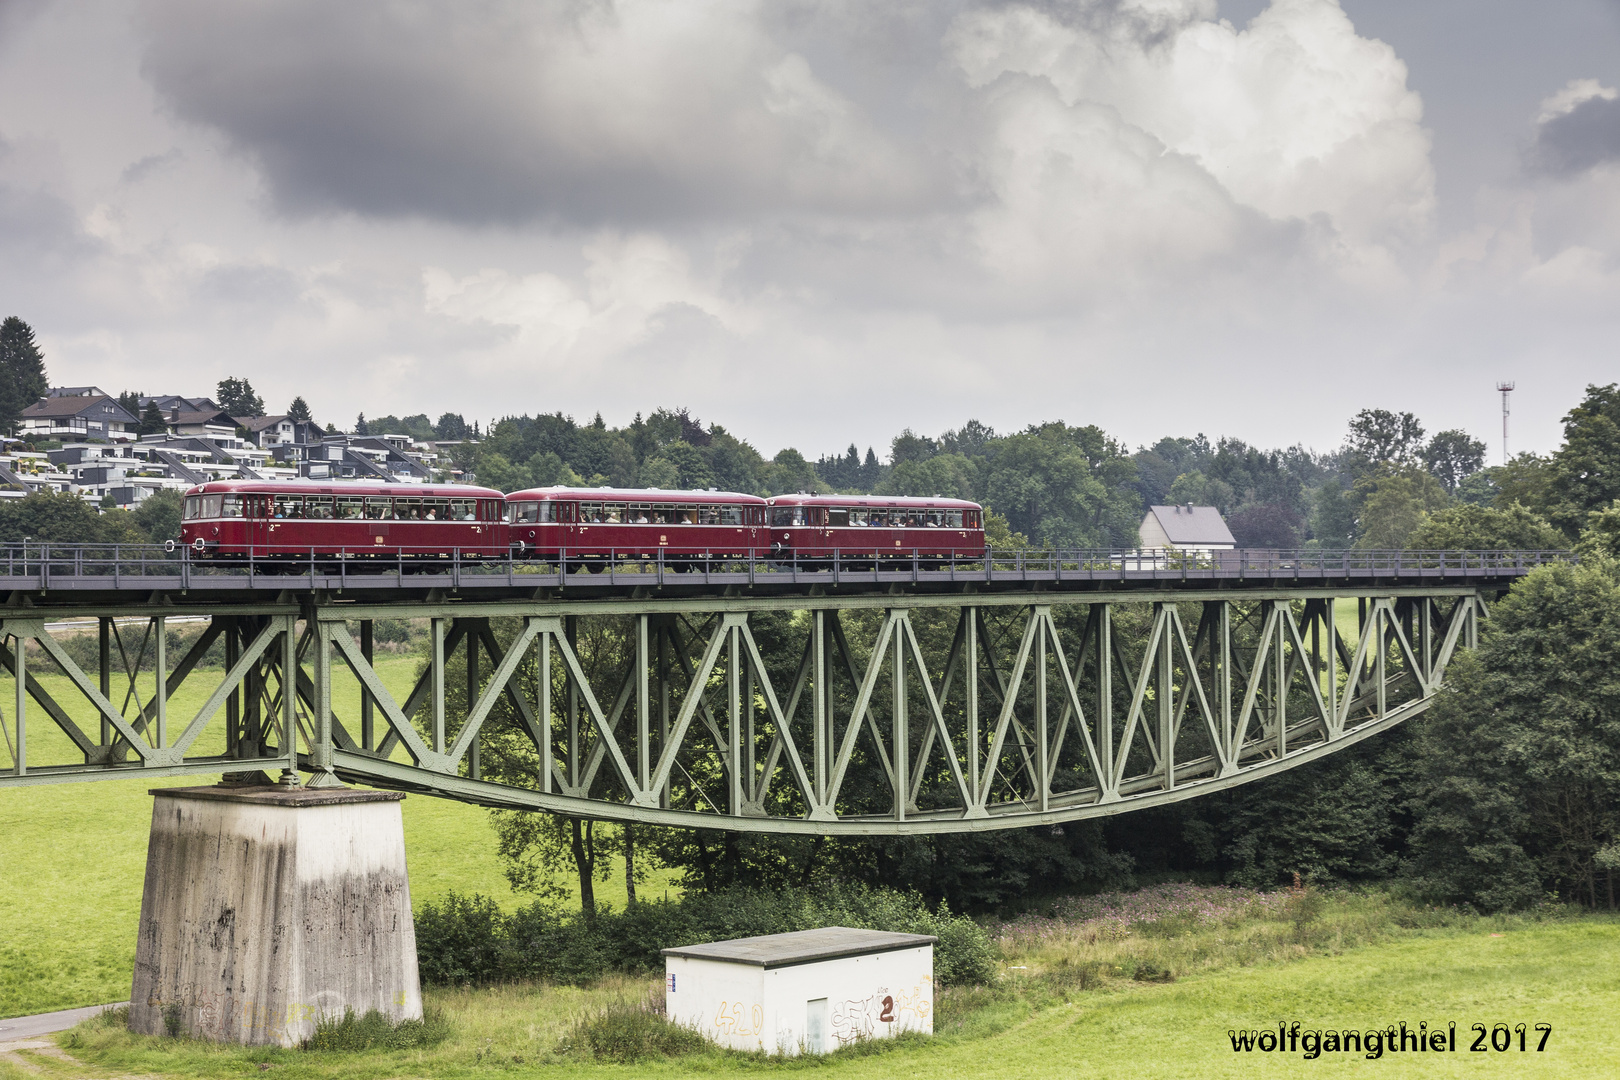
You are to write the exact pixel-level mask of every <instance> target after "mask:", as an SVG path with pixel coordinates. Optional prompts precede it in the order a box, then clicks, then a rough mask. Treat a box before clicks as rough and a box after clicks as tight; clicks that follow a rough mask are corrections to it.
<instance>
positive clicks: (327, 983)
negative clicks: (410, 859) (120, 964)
mask: <svg viewBox="0 0 1620 1080" xmlns="http://www.w3.org/2000/svg"><path fill="white" fill-rule="evenodd" d="M152 795H153V796H154V797H155V798H154V801H153V804H152V833H151V841H150V844H149V846H148V848H147V855H146V885H145V888H144V889H143V891H142V894H141V921H140V937H139V940H138V943H137V945H136V951H135V979H134V984H133V988H132V990H131V993H130V1007H129V1026H130V1028H131V1030H133V1031H136V1032H138V1033H141V1034H147V1035H163V1034H183V1035H190V1036H194V1037H197V1038H204V1039H213V1040H216V1041H219V1042H235V1043H244V1044H257V1045H264V1044H269V1045H280V1046H287V1047H292V1046H297V1045H298V1044H299V1043H301V1042H303V1041H304V1040H305V1039H308V1038H309V1037H310V1036H311V1035H313V1034H314V1032H315V1024H316V1021H317V1020H319V1019H320V1018H322V1017H334V1018H341V1017H342V1016H343V1013H344V1010H345V1009H353V1010H354V1011H355V1013H356V1015H364V1014H365V1013H366V1012H368V1011H369V1010H372V1009H376V1010H377V1011H379V1012H381V1013H382V1014H383V1015H385V1016H388V1017H390V1018H391V1019H393V1020H396V1021H398V1020H404V1019H408V1018H416V1017H420V1016H421V1015H422V992H421V985H420V982H419V979H418V974H417V966H416V929H415V925H414V924H413V922H412V920H411V894H410V884H409V880H408V878H407V876H406V871H405V832H404V823H403V819H402V817H401V814H400V801H401V800H402V799H404V796H403V795H401V794H398V793H396V792H387V791H355V790H350V789H333V788H322V789H309V788H289V787H277V786H255V787H189V788H160V789H156V790H154V791H152Z"/></svg>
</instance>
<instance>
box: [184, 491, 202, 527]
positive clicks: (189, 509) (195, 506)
mask: <svg viewBox="0 0 1620 1080" xmlns="http://www.w3.org/2000/svg"><path fill="white" fill-rule="evenodd" d="M200 516H202V499H201V498H200V497H199V496H196V495H188V496H187V497H186V512H185V518H186V520H187V521H190V520H191V519H192V518H195V517H200Z"/></svg>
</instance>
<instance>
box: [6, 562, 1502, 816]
mask: <svg viewBox="0 0 1620 1080" xmlns="http://www.w3.org/2000/svg"><path fill="white" fill-rule="evenodd" d="M1350 604H1354V605H1355V616H1354V618H1353V619H1348V617H1347V615H1346V614H1345V613H1346V612H1347V610H1348V605H1350ZM1484 611H1485V607H1484V604H1483V602H1482V600H1481V597H1480V595H1479V593H1478V591H1477V590H1476V589H1475V588H1474V587H1472V586H1438V585H1437V586H1432V587H1425V586H1416V587H1403V588H1397V589H1390V588H1385V589H1382V590H1376V589H1374V590H1368V591H1362V592H1359V593H1351V594H1348V595H1347V594H1345V593H1343V592H1339V593H1337V594H1335V593H1334V592H1332V591H1329V590H1324V589H1293V590H1277V589H1269V590H1263V591H1262V590H1245V591H1236V590H1215V589H1206V590H1170V591H1164V592H1156V593H1146V594H1144V593H1140V592H1128V593H1120V594H1105V593H1080V594H1073V593H1067V594H1058V593H1051V594H1042V593H1024V594H996V595H975V594H971V593H964V594H953V595H940V594H928V595H907V594H898V593H897V594H893V595H861V596H819V597H802V596H801V597H774V598H751V597H746V596H738V597H728V598H707V599H701V600H695V599H680V600H659V599H657V598H656V597H647V598H642V599H617V600H599V601H584V602H582V601H511V602H492V603H472V602H455V601H450V602H446V601H445V600H443V599H432V598H424V599H421V600H419V601H405V602H398V601H396V602H390V603H387V604H380V605H357V604H350V603H343V602H337V601H335V600H334V599H333V598H331V597H323V596H317V597H315V598H314V599H313V600H311V601H309V602H305V603H302V604H298V605H293V604H272V605H256V606H253V607H235V608H229V609H220V608H218V607H217V606H216V607H215V610H214V611H213V612H212V615H211V619H210V622H209V623H208V626H207V628H206V629H205V630H204V632H203V634H202V636H201V637H199V638H198V639H197V640H196V641H195V642H194V643H193V644H192V646H191V647H190V648H189V649H188V650H187V652H186V654H185V655H184V656H183V657H181V658H180V660H179V662H178V663H176V664H175V665H174V666H173V669H172V670H170V667H169V660H168V657H167V655H166V653H165V636H166V635H165V632H164V631H165V626H164V623H165V620H166V619H168V618H171V617H173V615H174V614H175V611H174V610H173V609H170V608H160V609H157V610H151V609H142V608H123V609H117V610H108V611H104V612H97V613H95V614H97V615H98V616H99V619H100V621H99V624H98V631H99V651H98V653H97V655H98V657H99V661H100V662H99V670H98V671H97V672H95V673H94V675H93V676H92V675H91V674H87V673H86V672H85V671H83V670H82V669H81V668H80V666H79V665H78V664H77V663H75V661H74V659H73V657H72V656H71V655H69V651H68V650H67V649H64V647H63V645H62V643H61V642H60V641H58V640H57V639H56V637H55V636H54V635H53V634H52V633H51V632H50V631H49V630H48V629H47V627H46V624H45V621H44V619H43V618H42V617H41V616H40V615H39V614H37V613H34V612H30V611H28V610H27V609H22V610H20V611H16V612H15V613H13V612H11V611H7V612H6V613H5V614H4V616H3V618H0V635H4V636H5V638H6V642H5V645H6V647H5V649H4V650H3V655H0V669H3V670H0V679H4V678H7V677H9V678H11V679H12V682H13V684H14V690H15V695H14V698H13V708H12V710H11V711H12V716H11V718H10V719H11V721H12V723H11V724H10V725H5V724H4V723H0V727H9V729H10V730H9V732H8V735H11V736H13V737H8V738H7V740H6V749H7V750H8V751H9V752H10V754H11V759H12V765H11V768H10V769H9V770H7V771H5V772H4V773H0V787H5V786H12V785H17V784H29V783H46V782H64V781H78V780H91V779H102V778H110V777H118V776H124V777H127V776H130V775H132V774H138V775H141V776H147V777H157V776H167V775H176V774H183V773H209V772H216V773H225V774H227V776H228V778H235V779H237V780H239V781H243V782H246V781H250V780H253V779H257V778H259V774H260V772H261V771H263V772H269V773H280V774H281V775H282V776H283V777H284V778H287V779H295V778H296V777H297V776H298V773H299V771H302V772H305V773H309V774H311V775H310V777H309V779H308V781H307V782H308V783H310V784H311V785H316V786H321V785H337V784H342V783H364V784H370V785H374V786H380V787H389V788H398V789H404V790H408V791H413V792H420V793H423V794H429V795H434V796H440V797H445V798H452V799H458V800H462V801H466V802H472V803H477V804H481V805H485V806H491V807H503V808H511V809H530V810H544V811H549V812H554V813H560V814H567V815H571V816H577V817H587V818H594V819H598V820H608V821H621V822H641V823H648V824H659V825H672V826H680V827H699V828H719V829H728V830H735V831H744V832H797V833H835V834H899V833H922V832H960V831H970V830H983V829H998V828H1011V827H1018V826H1024V825H1033V824H1043V823H1058V822H1063V821H1072V820H1077V819H1081V818H1089V817H1097V816H1103V815H1111V814H1117V813H1121V812H1124V811H1127V810H1130V809H1135V808H1138V807H1145V806H1153V805H1163V804H1165V803H1169V802H1173V801H1177V800H1180V799H1185V798H1192V797H1196V796H1198V795H1202V794H1205V793H1208V792H1212V791H1216V790H1220V789H1223V788H1227V787H1231V786H1233V785H1236V784H1240V783H1245V782H1248V781H1250V780H1253V779H1257V778H1260V777H1263V776H1267V775H1270V774H1273V773H1276V772H1279V771H1281V770H1284V769H1288V768H1292V767H1294V766H1296V765H1299V764H1303V763H1305V762H1307V761H1312V760H1315V759H1317V758H1319V757H1322V756H1324V755H1326V754H1329V753H1332V752H1334V751H1336V750H1338V749H1340V748H1342V747H1345V746H1348V745H1350V744H1352V743H1354V742H1357V741H1359V740H1361V739H1364V738H1367V737H1369V736H1371V735H1374V734H1376V733H1378V732H1380V731H1384V730H1387V729H1388V728H1390V727H1392V726H1393V725H1395V724H1398V723H1400V722H1401V721H1403V720H1405V719H1408V718H1410V717H1411V716H1414V715H1416V714H1418V713H1420V712H1422V711H1423V710H1424V709H1425V708H1427V706H1428V704H1429V703H1430V702H1431V701H1432V699H1433V696H1434V694H1435V692H1436V691H1437V690H1438V689H1439V687H1440V685H1441V681H1442V679H1443V677H1444V673H1445V670H1446V667H1447V665H1448V664H1449V662H1450V660H1451V658H1452V657H1453V656H1454V655H1455V652H1456V650H1457V649H1458V648H1460V647H1466V646H1472V645H1473V644H1474V643H1475V641H1476V639H1477V633H1478V625H1479V622H1478V621H1479V618H1480V617H1481V616H1482V615H1483V614H1484ZM87 614H88V613H87ZM118 616H122V617H123V618H124V619H126V620H127V619H130V618H135V619H139V620H143V622H139V623H137V624H135V625H136V626H139V627H141V628H142V641H141V645H140V649H139V653H140V655H149V654H150V651H155V653H156V656H155V659H156V672H153V673H145V674H143V673H142V672H141V671H140V667H141V659H140V656H139V655H138V656H137V658H136V659H135V660H134V661H133V662H132V661H131V660H130V658H129V650H128V648H127V646H126V644H125V640H124V639H125V637H126V636H128V635H126V633H125V631H130V632H131V633H132V632H133V630H134V628H135V627H133V626H131V625H130V624H129V623H127V622H122V621H118V620H117V618H116V617H118ZM400 617H421V618H426V619H427V620H429V643H430V647H429V649H428V653H429V655H428V656H427V657H426V658H425V660H424V661H423V662H422V663H421V664H420V665H419V666H420V669H421V670H420V671H419V672H418V674H417V678H416V681H415V684H414V686H413V688H412V689H411V691H410V693H408V694H406V695H404V696H403V697H396V696H395V695H394V694H393V693H392V692H391V691H390V689H389V688H388V687H387V686H386V685H385V684H384V680H383V679H382V677H381V676H380V675H379V674H378V671H377V669H376V666H375V663H374V649H373V634H372V631H373V627H374V625H375V620H378V619H394V618H400ZM1341 619H1344V620H1345V621H1348V622H1349V623H1350V624H1351V631H1352V632H1351V633H1350V635H1349V637H1348V640H1346V638H1345V637H1344V636H1343V635H1341V632H1340V623H1341ZM762 634H763V635H765V637H766V641H765V642H764V643H763V644H762V640H761V635H762ZM219 639H223V642H224V665H223V667H224V670H223V672H222V673H220V674H219V678H218V681H217V684H215V685H213V686H212V688H211V690H210V692H209V694H208V697H207V699H206V700H205V701H204V702H203V704H202V705H201V706H200V707H199V708H198V709H197V710H196V712H195V713H193V714H191V715H190V716H187V717H185V718H184V721H185V722H184V724H183V725H179V724H171V723H170V717H169V713H170V711H171V710H170V701H171V699H172V698H173V697H174V696H175V694H176V692H177V691H178V690H179V689H180V687H181V685H182V684H183V683H185V682H186V681H187V680H188V679H191V680H198V679H205V680H211V679H212V677H213V676H212V675H211V674H208V673H205V672H203V671H202V670H200V669H199V667H198V664H199V662H200V661H201V660H202V658H203V656H204V654H206V653H207V652H208V650H209V649H210V647H212V646H213V645H214V644H215V642H216V641H217V640H219ZM30 642H35V643H37V649H38V650H39V653H42V654H43V655H45V656H48V657H49V658H50V661H51V662H52V664H53V665H54V666H55V667H56V668H57V669H58V670H59V671H60V672H61V673H64V675H65V680H64V682H65V685H66V686H67V687H69V688H70V690H72V691H74V692H76V693H77V694H78V695H79V696H80V698H81V699H82V700H81V701H80V702H79V708H77V709H76V710H72V709H68V708H66V707H64V705H63V703H62V702H59V701H57V700H56V699H55V698H54V697H53V696H52V695H51V693H50V692H49V691H48V689H47V687H46V686H45V685H44V684H43V683H41V682H40V680H39V679H38V678H37V677H36V676H35V675H34V674H33V673H32V672H31V671H30V670H29V664H30V663H31V662H32V663H34V664H35V665H36V666H38V665H39V661H38V659H37V656H38V655H39V653H35V654H34V656H35V659H33V660H32V661H31V660H30V652H31V650H30V649H29V648H28V647H27V646H28V643H30ZM149 642H150V643H151V650H149V648H148V643H149ZM79 651H80V652H81V654H82V653H83V650H82V649H81V650H79ZM115 667H116V668H117V670H116V671H115V670H114V669H115ZM19 671H20V672H22V675H23V678H22V680H21V681H20V682H19V681H18V680H17V678H16V673H17V672H19ZM159 673H161V676H162V677H161V678H160V677H159ZM288 673H290V677H289V675H288ZM542 673H544V674H542ZM115 675H116V679H115ZM345 680H347V682H348V686H347V692H346V693H338V692H337V691H336V690H335V688H338V687H340V685H341V684H342V683H344V681H345ZM115 681H117V682H120V683H127V684H128V685H127V688H126V689H124V691H123V701H122V704H117V703H115V701H114V697H115V695H114V694H113V692H112V686H113V683H114V682H115ZM62 684H63V683H58V685H59V686H60V685H62ZM147 684H149V685H147ZM143 685H144V686H145V688H146V690H147V691H148V692H145V693H143V690H142V688H143ZM338 697H343V698H344V699H345V700H346V701H352V699H355V698H358V701H359V705H358V707H357V708H351V709H349V711H347V712H345V711H344V709H343V708H341V707H340V706H339V705H338V704H337V698H338ZM30 702H32V703H33V705H34V707H35V708H34V710H33V711H34V712H35V713H36V714H37V713H43V714H44V716H43V718H42V719H43V720H44V721H46V722H48V723H50V724H52V725H54V726H55V727H56V728H57V729H58V730H59V731H60V732H61V733H62V734H64V735H66V737H67V739H68V740H70V742H71V744H72V747H73V752H74V754H75V755H76V756H77V757H79V758H81V759H82V760H75V761H70V762H66V763H53V764H46V765H36V766H31V765H30V762H29V755H28V751H27V730H28V724H29V721H30V716H29V712H30V709H29V703H30ZM86 708H88V710H89V712H90V713H91V714H92V715H93V716H94V717H95V718H96V722H95V723H83V722H81V721H80V720H76V719H75V718H74V715H73V714H74V712H75V711H76V712H77V713H78V714H79V715H80V716H81V717H82V715H83V714H84V712H85V710H86ZM340 713H344V715H340ZM36 722H38V721H37V720H36ZM205 732H208V733H210V738H209V739H204V738H202V736H203V735H204V733H205ZM289 733H290V737H289ZM205 743H206V746H205ZM204 749H206V750H207V751H208V752H206V753H205V752H203V750H204Z"/></svg>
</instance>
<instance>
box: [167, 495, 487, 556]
mask: <svg viewBox="0 0 1620 1080" xmlns="http://www.w3.org/2000/svg"><path fill="white" fill-rule="evenodd" d="M182 514H183V516H182V519H181V522H180V543H181V544H184V545H186V546H187V547H190V548H191V549H192V550H193V551H194V552H196V553H197V554H199V555H206V556H217V557H220V558H235V557H246V556H248V555H250V554H251V555H253V556H254V557H261V556H262V557H267V558H275V557H293V556H299V555H302V556H305V557H309V556H311V555H327V556H330V555H342V556H345V557H349V558H378V557H381V556H387V557H388V558H389V559H390V560H397V559H399V558H411V559H428V558H448V557H450V555H451V553H452V552H454V551H457V550H459V551H460V552H461V555H462V557H464V558H483V557H490V556H504V555H505V554H506V552H507V549H508V541H507V536H506V521H505V513H504V502H503V500H502V496H501V493H500V492H498V491H495V490H492V489H490V488H482V487H470V486H466V485H462V484H370V483H326V482H321V481H309V480H291V481H258V480H219V481H214V482H212V483H207V484H199V485H198V486H196V487H194V488H191V489H190V490H188V491H187V492H186V496H185V504H184V509H183V511H182Z"/></svg>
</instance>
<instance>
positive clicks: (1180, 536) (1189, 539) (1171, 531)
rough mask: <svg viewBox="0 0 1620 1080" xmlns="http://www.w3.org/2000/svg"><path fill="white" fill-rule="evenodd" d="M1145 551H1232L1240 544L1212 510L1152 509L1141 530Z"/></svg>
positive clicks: (1188, 507) (1188, 505) (1185, 505)
mask: <svg viewBox="0 0 1620 1080" xmlns="http://www.w3.org/2000/svg"><path fill="white" fill-rule="evenodd" d="M1138 531H1139V532H1140V533H1141V534H1142V547H1143V548H1144V549H1147V550H1155V551H1166V550H1168V551H1232V550H1234V549H1235V548H1236V547H1237V541H1236V540H1234V539H1233V538H1232V530H1231V529H1228V528H1227V527H1226V519H1225V518H1223V517H1221V512H1220V511H1219V510H1217V509H1215V508H1214V507H1213V506H1194V505H1193V504H1192V503H1181V504H1178V505H1176V506H1151V507H1149V508H1148V512H1147V514H1146V515H1145V516H1144V517H1143V518H1142V526H1141V528H1140V529H1139V530H1138Z"/></svg>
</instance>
